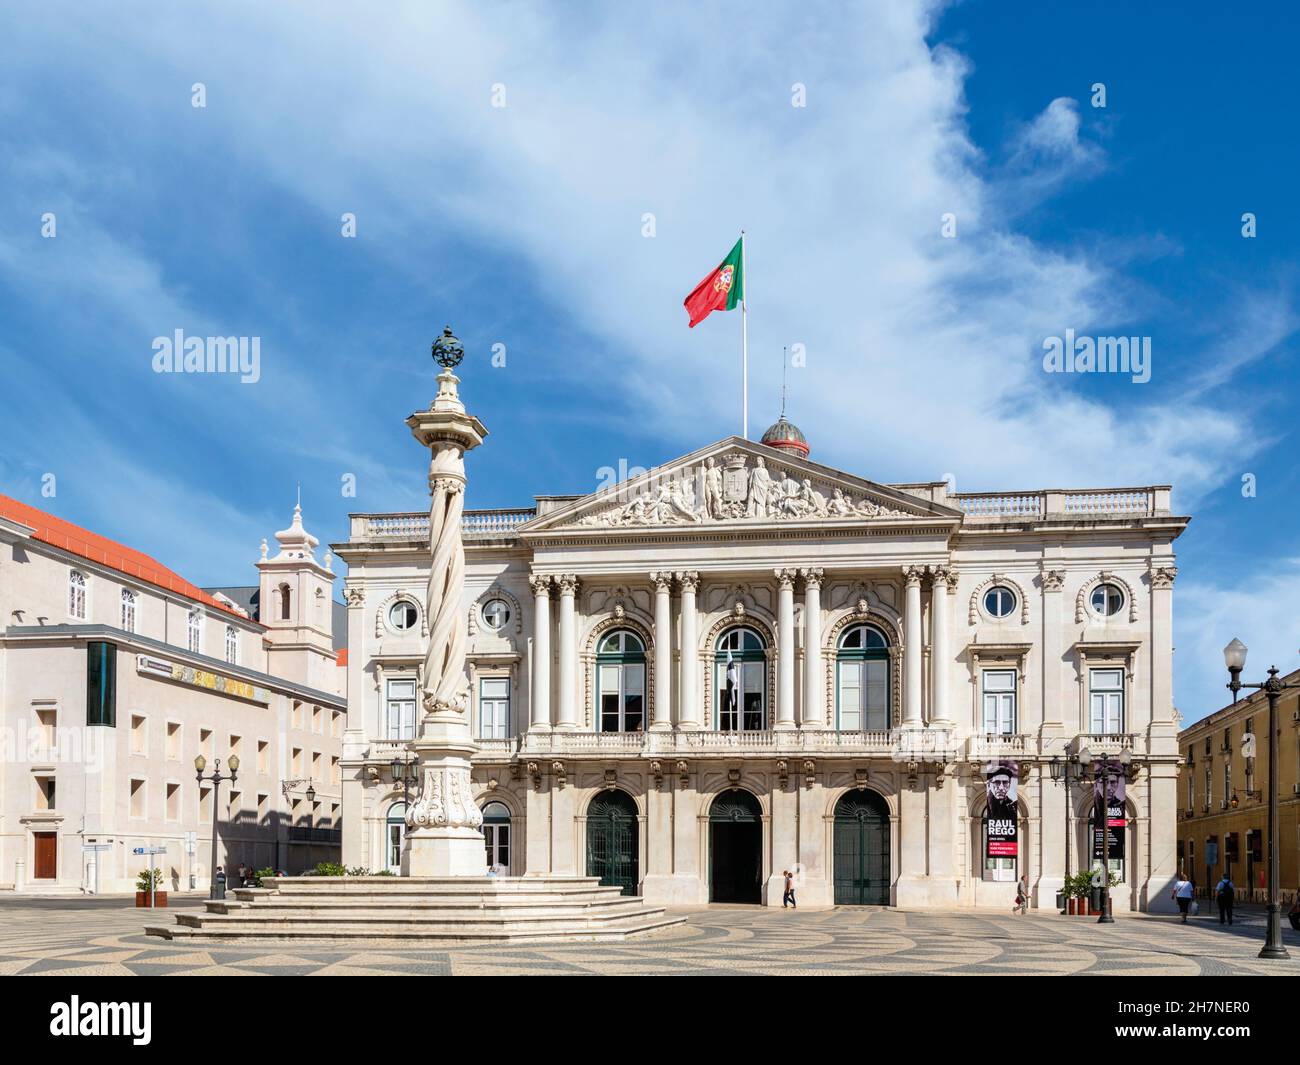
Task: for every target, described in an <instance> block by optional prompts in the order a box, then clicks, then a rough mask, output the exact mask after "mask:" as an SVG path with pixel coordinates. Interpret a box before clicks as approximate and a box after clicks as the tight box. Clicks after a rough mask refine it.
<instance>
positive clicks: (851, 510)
mask: <svg viewBox="0 0 1300 1065" xmlns="http://www.w3.org/2000/svg"><path fill="white" fill-rule="evenodd" d="M914 516H915V515H914V514H913V513H912V512H909V511H905V510H898V509H896V508H893V507H889V506H885V505H884V504H882V503H880V502H877V501H876V500H875V499H872V498H870V497H868V496H867V495H865V494H859V493H852V492H848V491H845V490H844V489H843V488H842V487H840V486H839V485H835V484H831V483H821V484H814V483H813V480H812V478H810V477H805V476H802V475H800V476H797V477H796V471H793V470H790V469H789V468H785V467H781V466H780V465H778V464H776V463H773V462H771V460H769V459H766V458H764V457H763V456H750V455H748V454H745V453H744V452H732V453H731V454H728V455H724V456H723V457H722V459H721V462H719V461H718V460H717V459H714V458H708V459H705V460H704V464H703V465H701V466H693V467H688V468H686V469H683V470H678V471H675V472H674V473H673V474H672V475H670V476H669V477H668V478H666V479H656V480H653V481H651V482H650V483H649V484H648V485H645V486H644V487H642V488H640V489H639V490H638V491H637V493H636V495H634V496H633V497H632V498H631V499H630V500H628V501H627V502H625V503H622V504H620V505H617V506H613V507H609V508H607V509H605V510H601V511H598V512H596V513H594V514H586V515H584V516H583V517H582V518H580V519H579V520H578V524H579V525H588V526H591V525H594V526H631V525H696V524H705V523H709V522H716V521H743V520H747V519H748V520H754V521H798V520H809V519H834V518H850V519H862V518H908V517H914Z"/></svg>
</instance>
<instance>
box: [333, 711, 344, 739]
mask: <svg viewBox="0 0 1300 1065" xmlns="http://www.w3.org/2000/svg"><path fill="white" fill-rule="evenodd" d="M342 728H343V715H342V714H341V713H339V712H338V711H337V710H335V711H334V713H332V714H330V735H331V736H335V737H337V736H340V735H342Z"/></svg>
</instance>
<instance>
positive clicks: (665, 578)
mask: <svg viewBox="0 0 1300 1065" xmlns="http://www.w3.org/2000/svg"><path fill="white" fill-rule="evenodd" d="M650 581H651V583H652V584H653V585H654V586H655V591H656V592H671V591H672V590H673V575H672V573H671V572H670V571H668V570H655V571H654V572H653V573H651V574H650Z"/></svg>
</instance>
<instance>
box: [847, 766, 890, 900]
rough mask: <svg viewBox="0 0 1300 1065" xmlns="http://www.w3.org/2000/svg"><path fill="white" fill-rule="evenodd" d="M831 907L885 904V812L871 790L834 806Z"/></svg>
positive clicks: (853, 795) (887, 813)
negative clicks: (833, 879) (833, 881)
mask: <svg viewBox="0 0 1300 1065" xmlns="http://www.w3.org/2000/svg"><path fill="white" fill-rule="evenodd" d="M834 851H835V853H834V877H835V904H836V905H837V906H888V905H889V809H888V807H886V806H885V801H884V800H883V799H882V798H881V797H880V796H879V795H877V794H876V793H875V792H874V791H856V792H849V793H848V794H846V795H845V796H844V797H843V798H841V799H840V801H839V802H838V803H836V805H835V846H834Z"/></svg>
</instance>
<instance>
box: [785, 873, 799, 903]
mask: <svg viewBox="0 0 1300 1065" xmlns="http://www.w3.org/2000/svg"><path fill="white" fill-rule="evenodd" d="M781 875H782V876H783V877H785V894H784V895H782V896H781V909H783V910H784V909H785V908H786V907H787V906H792V907H794V908H795V909H796V910H797V909H798V908H799V904H798V903H797V902H795V900H794V873H792V872H790V870H789V869H783V870H782V871H781Z"/></svg>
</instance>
